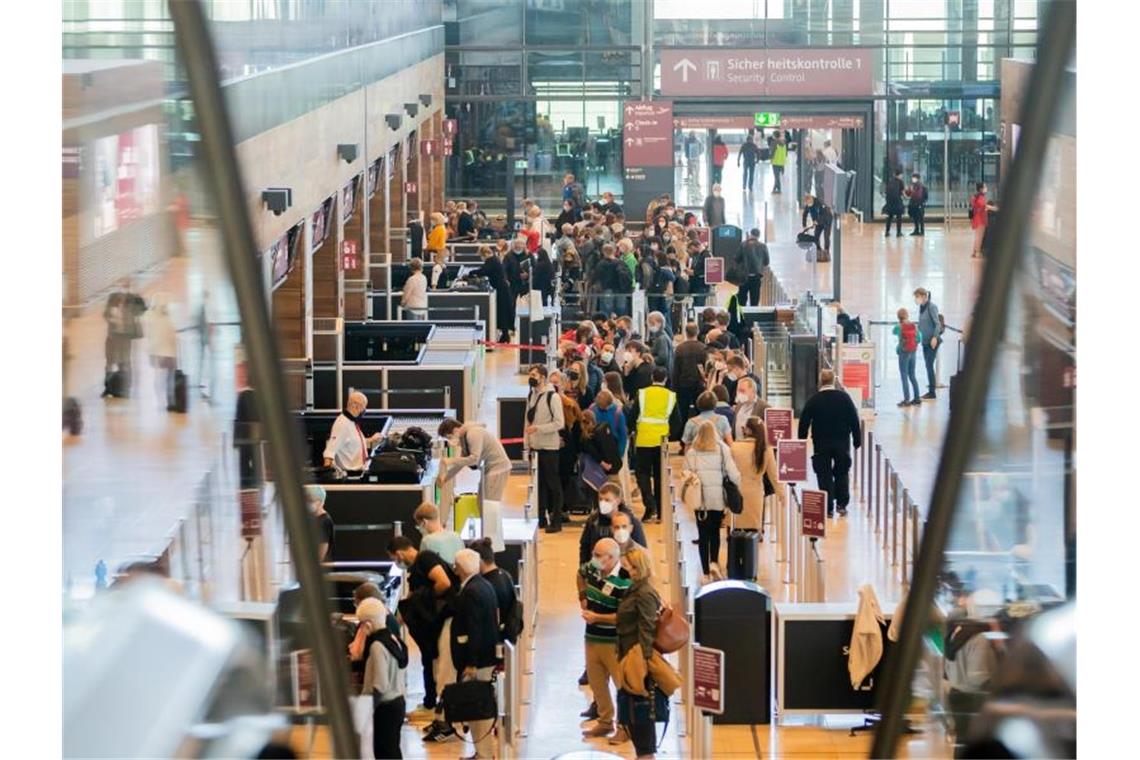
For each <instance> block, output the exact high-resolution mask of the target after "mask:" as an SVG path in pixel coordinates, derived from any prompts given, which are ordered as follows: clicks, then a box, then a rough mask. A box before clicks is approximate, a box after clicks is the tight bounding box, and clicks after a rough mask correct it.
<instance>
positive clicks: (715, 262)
mask: <svg viewBox="0 0 1140 760" xmlns="http://www.w3.org/2000/svg"><path fill="white" fill-rule="evenodd" d="M705 282H706V283H707V284H709V285H718V284H720V283H722V282H724V258H723V257H721V256H709V257H708V258H707V259H705Z"/></svg>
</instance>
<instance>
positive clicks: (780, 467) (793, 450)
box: [776, 438, 808, 483]
mask: <svg viewBox="0 0 1140 760" xmlns="http://www.w3.org/2000/svg"><path fill="white" fill-rule="evenodd" d="M807 458H808V457H807V441H801V440H797V439H794V438H782V439H780V441H779V443H777V444H776V473H777V475H778V477H779V478H780V480H781V481H782V482H784V483H802V482H804V481H805V480H807V476H808V471H807Z"/></svg>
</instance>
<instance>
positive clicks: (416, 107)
mask: <svg viewBox="0 0 1140 760" xmlns="http://www.w3.org/2000/svg"><path fill="white" fill-rule="evenodd" d="M404 110H405V111H407V112H408V116H411V117H412V118H413V119H414V118H416V114H417V113H419V111H420V104H419V103H405V104H404Z"/></svg>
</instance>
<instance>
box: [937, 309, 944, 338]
mask: <svg viewBox="0 0 1140 760" xmlns="http://www.w3.org/2000/svg"><path fill="white" fill-rule="evenodd" d="M944 332H946V317H944V316H942V312H939V313H938V334H939V335H942V333H944Z"/></svg>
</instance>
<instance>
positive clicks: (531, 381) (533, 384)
mask: <svg viewBox="0 0 1140 760" xmlns="http://www.w3.org/2000/svg"><path fill="white" fill-rule="evenodd" d="M526 382H527V384H528V385H529V386H530V387H531V388H537V387H538V378H537V377H531V378H528V379H527V381H526Z"/></svg>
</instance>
